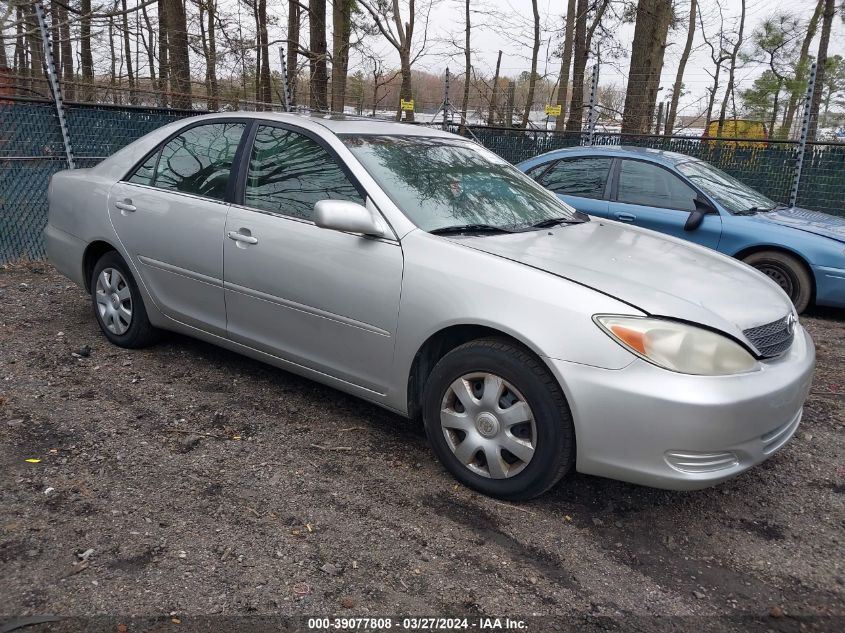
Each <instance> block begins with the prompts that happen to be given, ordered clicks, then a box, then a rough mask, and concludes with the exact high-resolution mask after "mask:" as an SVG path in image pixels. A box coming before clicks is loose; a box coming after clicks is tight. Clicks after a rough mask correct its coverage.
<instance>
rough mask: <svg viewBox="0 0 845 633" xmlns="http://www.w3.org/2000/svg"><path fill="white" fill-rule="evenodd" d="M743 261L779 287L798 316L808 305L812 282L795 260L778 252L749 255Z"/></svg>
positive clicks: (803, 268)
mask: <svg viewBox="0 0 845 633" xmlns="http://www.w3.org/2000/svg"><path fill="white" fill-rule="evenodd" d="M743 261H744V262H745V263H746V264H748V265H749V266H753V267H754V268H756V269H757V270H759V271H760V272H761V273H763V274H764V275H766V276H767V277H769V278H771V279H772V280H773V281H774V282H775V283H776V284H777V285H779V286H780V287H781V288H782V289H783V291H784V292H785V293H786V294H787V295H788V296H789V299H790V300H791V301H792V303H793V305H794V306H795V311H796V312H798V313H799V314H800V313H801V312H804V310H806V309H807V306H809V305H810V299H811V297H812V295H813V280H812V278H811V277H810V273H809V272H808V271H807V268H806V267H805V266H804V265H803V264H802V263H801V262H800V261H798V259H797V258H795V257H793V256H792V255H788V254H787V253H781V252H780V251H759V252H757V253H751V255H748V256H747V257H745V258H744V259H743Z"/></svg>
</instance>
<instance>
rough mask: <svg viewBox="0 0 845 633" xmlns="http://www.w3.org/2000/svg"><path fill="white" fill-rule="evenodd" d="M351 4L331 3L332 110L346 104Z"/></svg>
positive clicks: (347, 0) (351, 1)
mask: <svg viewBox="0 0 845 633" xmlns="http://www.w3.org/2000/svg"><path fill="white" fill-rule="evenodd" d="M353 6H354V0H334V3H333V5H332V108H331V109H332V112H343V108H344V106H345V105H346V76H347V74H348V73H349V39H350V36H351V35H352V8H353Z"/></svg>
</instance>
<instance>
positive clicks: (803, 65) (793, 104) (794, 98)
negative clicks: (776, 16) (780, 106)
mask: <svg viewBox="0 0 845 633" xmlns="http://www.w3.org/2000/svg"><path fill="white" fill-rule="evenodd" d="M824 6H825V0H818V2H817V3H816V8H815V9H814V10H813V16H812V17H811V18H810V21H809V22H808V23H807V31H806V32H805V33H804V40H803V41H802V42H801V51H800V53H799V54H798V62H797V64H796V65H795V78H794V79H793V80H792V82H791V85H790V90H789V102H788V103H787V105H786V115H785V116H784V119H783V125H782V126H781V132H780V136H781V137H783V138H786V137H787V136H789V132H790V130H791V129H792V123H793V121H794V120H795V112H796V111H797V110H798V100H799V99H800V98H801V94H802V93H803V92H804V89H805V84H806V81H807V69H808V67H809V65H810V63H809V62H810V44H812V42H813V38H814V37H815V36H816V31H817V30H818V27H819V19H821V15H822V11H824Z"/></svg>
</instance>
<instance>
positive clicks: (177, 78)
mask: <svg viewBox="0 0 845 633" xmlns="http://www.w3.org/2000/svg"><path fill="white" fill-rule="evenodd" d="M162 1H163V0H162ZM165 6H166V9H165V12H166V14H167V49H168V58H169V61H170V87H171V90H172V91H173V93H174V94H173V95H172V104H173V107H174V108H184V109H190V108H191V105H192V100H191V67H190V62H189V59H188V27H187V19H186V17H185V4H184V2H183V0H166V2H165Z"/></svg>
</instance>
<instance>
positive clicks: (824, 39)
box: [807, 0, 836, 143]
mask: <svg viewBox="0 0 845 633" xmlns="http://www.w3.org/2000/svg"><path fill="white" fill-rule="evenodd" d="M834 13H836V2H835V0H825V3H824V15H823V17H822V33H821V37H820V38H819V53H818V55H816V86H815V90H814V91H813V98H812V100H811V101H810V125H809V127H808V128H807V140H808V141H809V142H810V143H812V142H813V141H815V140H816V133H817V132H818V128H819V106H820V105H821V101H822V90H823V88H824V75H825V70H826V68H825V66H827V47H828V44H829V43H830V29H831V26H832V25H833V15H834Z"/></svg>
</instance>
